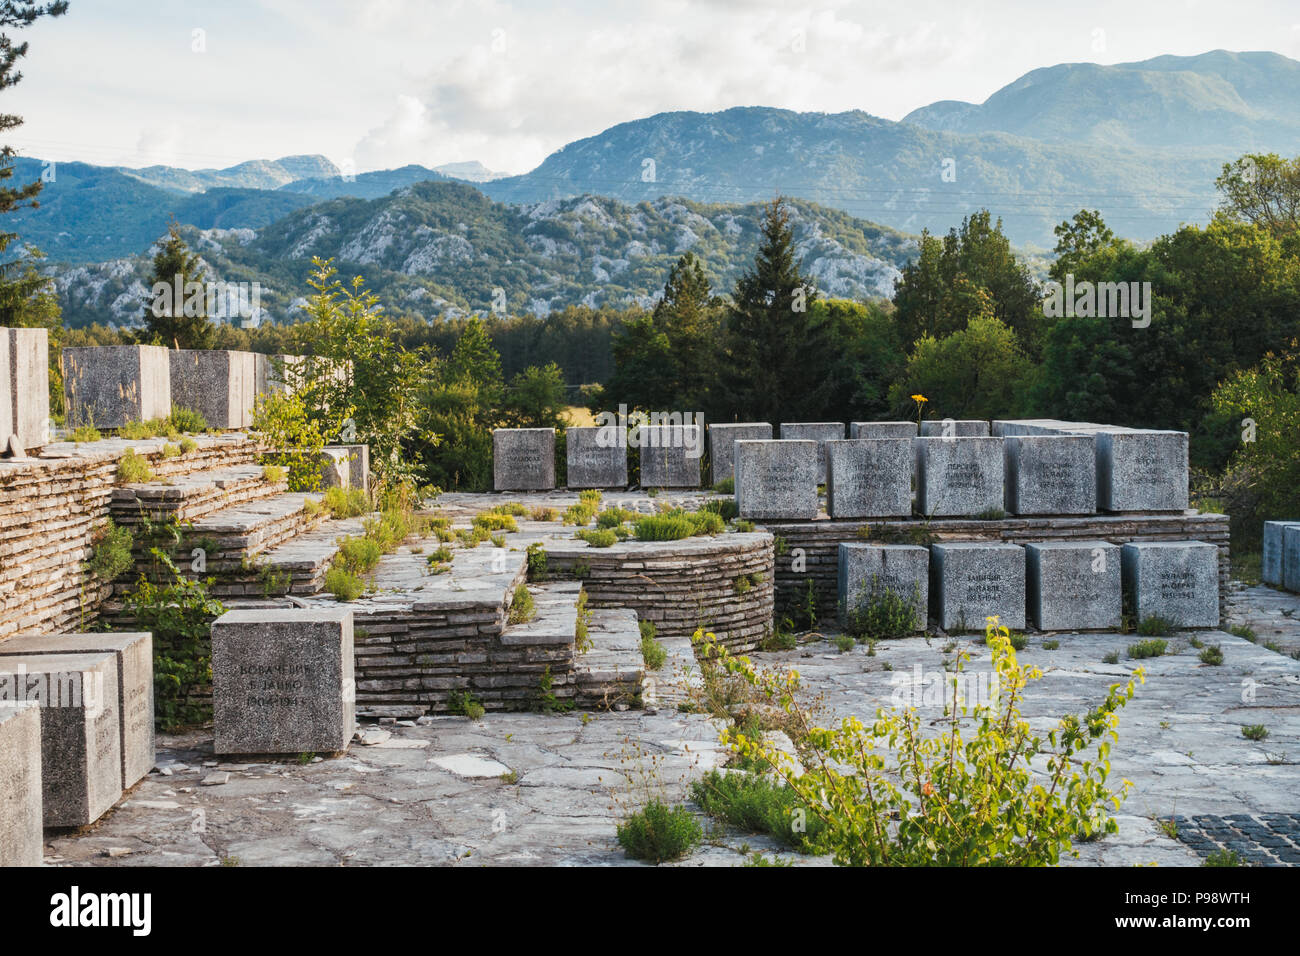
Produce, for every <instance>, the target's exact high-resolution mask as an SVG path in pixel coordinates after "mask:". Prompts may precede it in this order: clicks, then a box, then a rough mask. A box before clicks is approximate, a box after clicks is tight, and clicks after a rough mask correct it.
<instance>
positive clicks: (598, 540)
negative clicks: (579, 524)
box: [574, 528, 618, 548]
mask: <svg viewBox="0 0 1300 956" xmlns="http://www.w3.org/2000/svg"><path fill="white" fill-rule="evenodd" d="M574 537H575V538H581V539H582V540H583V541H585V542H587V544H588V546H590V547H593V548H608V547H612V546H613V545H614V544H615V543H616V542H617V541H618V535H617V534H615V533H614V532H613V531H612V530H610V529H609V528H582V529H579V530H578V531H577V532H575V533H574Z"/></svg>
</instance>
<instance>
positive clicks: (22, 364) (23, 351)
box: [0, 329, 50, 452]
mask: <svg viewBox="0 0 1300 956" xmlns="http://www.w3.org/2000/svg"><path fill="white" fill-rule="evenodd" d="M7 333H8V334H7V336H6V337H7V338H8V340H9V341H8V348H9V362H8V369H9V394H10V397H11V401H12V403H13V409H12V411H11V413H10V417H11V418H12V425H11V429H12V431H13V434H15V435H17V436H18V444H20V445H21V446H22V447H23V448H24V449H25V450H26V451H29V452H30V451H34V450H36V449H39V448H42V447H44V446H45V445H47V444H48V443H49V441H50V333H49V331H48V330H46V329H8V330H7ZM0 334H4V332H0ZM2 367H3V366H0V368H2Z"/></svg>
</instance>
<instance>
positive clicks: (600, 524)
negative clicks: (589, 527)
mask: <svg viewBox="0 0 1300 956" xmlns="http://www.w3.org/2000/svg"><path fill="white" fill-rule="evenodd" d="M636 516H637V514H636V512H635V511H628V510H627V509H626V508H606V509H605V510H604V511H602V512H601V513H600V514H598V515H596V527H597V528H617V527H618V526H619V525H621V524H622V523H623V522H624V521H632V520H633V519H635V518H636Z"/></svg>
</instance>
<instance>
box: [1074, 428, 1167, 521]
mask: <svg viewBox="0 0 1300 956" xmlns="http://www.w3.org/2000/svg"><path fill="white" fill-rule="evenodd" d="M1095 435H1096V440H1097V507H1099V508H1100V509H1101V510H1103V511H1184V510H1186V508H1187V433H1186V432H1173V431H1139V430H1137V429H1114V430H1105V431H1097V432H1095Z"/></svg>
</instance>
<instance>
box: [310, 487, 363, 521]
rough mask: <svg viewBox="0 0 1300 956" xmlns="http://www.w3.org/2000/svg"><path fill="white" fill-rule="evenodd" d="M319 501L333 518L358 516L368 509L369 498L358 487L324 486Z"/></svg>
mask: <svg viewBox="0 0 1300 956" xmlns="http://www.w3.org/2000/svg"><path fill="white" fill-rule="evenodd" d="M321 503H322V504H323V505H324V506H325V508H326V509H327V510H328V511H329V513H330V517H331V518H335V519H338V518H358V517H360V516H361V515H363V514H365V513H366V512H368V511H369V510H370V500H369V499H368V498H367V497H366V493H365V492H364V491H362V490H361V489H360V488H340V487H338V486H337V485H335V486H334V487H332V488H326V489H325V496H324V497H323V498H322V499H321Z"/></svg>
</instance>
